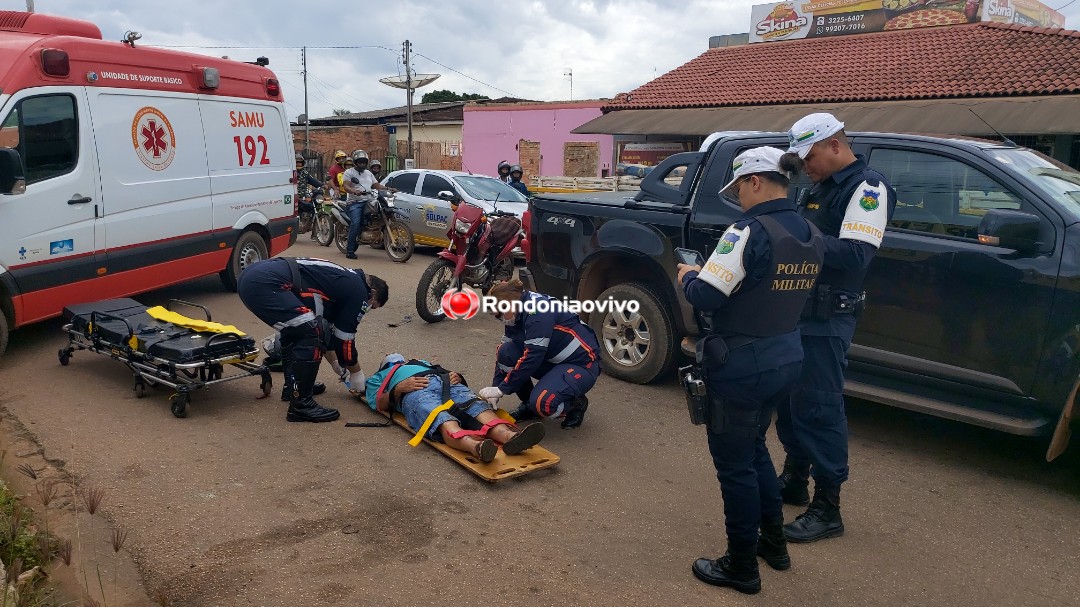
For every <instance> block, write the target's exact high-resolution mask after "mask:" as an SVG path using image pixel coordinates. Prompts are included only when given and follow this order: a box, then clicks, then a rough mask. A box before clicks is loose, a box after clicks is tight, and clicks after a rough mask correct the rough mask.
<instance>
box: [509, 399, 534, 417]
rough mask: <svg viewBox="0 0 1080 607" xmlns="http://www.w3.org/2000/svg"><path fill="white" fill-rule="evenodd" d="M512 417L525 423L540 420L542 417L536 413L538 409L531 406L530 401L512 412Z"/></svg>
mask: <svg viewBox="0 0 1080 607" xmlns="http://www.w3.org/2000/svg"><path fill="white" fill-rule="evenodd" d="M510 417H513V418H514V420H515V421H519V422H521V421H525V420H530V419H540V416H539V415H538V414H537V413H536V409H534V408H532V407H531V406H529V403H528V401H525V402H523V403H521V404H520V405H518V407H517V409H514V410H513V411H511V412H510Z"/></svg>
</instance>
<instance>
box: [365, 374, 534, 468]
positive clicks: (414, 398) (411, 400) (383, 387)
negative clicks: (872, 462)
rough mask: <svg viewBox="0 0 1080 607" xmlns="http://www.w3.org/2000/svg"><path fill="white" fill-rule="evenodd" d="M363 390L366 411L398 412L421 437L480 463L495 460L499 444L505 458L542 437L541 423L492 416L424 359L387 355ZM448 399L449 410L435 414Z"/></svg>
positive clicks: (460, 381)
mask: <svg viewBox="0 0 1080 607" xmlns="http://www.w3.org/2000/svg"><path fill="white" fill-rule="evenodd" d="M365 387H366V389H367V390H366V391H367V402H368V406H369V407H371V408H372V409H375V410H376V411H379V412H382V413H387V412H389V411H390V410H391V409H393V410H394V411H399V412H400V413H402V414H403V415H404V416H405V421H406V422H408V424H409V427H410V428H412V429H413V430H416V431H420V430H421V429H425V432H424V434H425V436H426V437H427V438H430V439H433V440H439V439H440V438H441V439H442V441H443V442H445V443H446V444H447V445H449V446H451V447H453V448H455V449H458V450H460V451H464V452H466V453H470V454H472V455H474V456H475V457H477V458H478V459H479V460H480V461H482V462H484V463H488V462H491V461H492V460H494V459H495V456H496V455H497V454H498V450H499V444H501V445H502V450H503V453H505V454H506V455H517V454H519V453H521V452H522V451H524V450H526V449H528V448H529V447H532V446H533V445H535V444H537V443H539V442H540V440H541V439H543V438H544V425H543V424H541V423H538V422H536V423H531V424H528V425H523V426H520V427H519V426H517V425H515V424H511V423H510V422H508V421H506V420H504V419H502V418H500V417H498V416H497V415H496V414H495V410H494V408H493V407H492V405H491V404H490V403H488V402H487V401H485V400H483V399H481V398H480V397H478V396H477V395H476V394H475V393H473V391H472V390H470V389H469V387H468V385H467V384H466V383H465V379H464V378H463V377H462V376H461V374H460V373H456V372H451V371H447V370H446V369H443V368H442V367H440V366H438V365H435V364H432V363H429V362H427V361H425V360H417V359H412V360H405V357H404V356H402V355H401V354H390V355H388V356H387V357H386V358H385V359H383V364H382V367H380V368H379V371H378V372H377V373H373V374H372V375H371V377H369V378H368V379H367V384H366V386H365ZM450 400H452V401H453V405H452V406H451V407H450V408H449V409H445V410H441V409H442V407H441V405H443V403H446V402H447V401H450ZM425 426H426V428H425Z"/></svg>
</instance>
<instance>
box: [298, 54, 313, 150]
mask: <svg viewBox="0 0 1080 607" xmlns="http://www.w3.org/2000/svg"><path fill="white" fill-rule="evenodd" d="M300 65H301V67H302V68H303V69H302V71H303V73H304V154H305V157H306V154H307V151H308V150H310V149H311V116H310V115H309V114H308V95H307V47H306V46H304V47H301V48H300Z"/></svg>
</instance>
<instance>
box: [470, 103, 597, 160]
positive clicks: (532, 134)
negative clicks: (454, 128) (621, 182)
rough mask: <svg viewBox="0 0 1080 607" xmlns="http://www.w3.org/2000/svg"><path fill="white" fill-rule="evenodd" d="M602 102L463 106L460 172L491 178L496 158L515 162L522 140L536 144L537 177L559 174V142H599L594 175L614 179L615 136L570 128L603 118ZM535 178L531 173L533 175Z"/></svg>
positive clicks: (561, 144) (560, 149)
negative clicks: (537, 152) (576, 133)
mask: <svg viewBox="0 0 1080 607" xmlns="http://www.w3.org/2000/svg"><path fill="white" fill-rule="evenodd" d="M602 105H603V102H600V101H583V102H566V103H539V104H530V105H524V104H522V105H501V106H498V105H497V106H483V105H477V106H466V107H465V124H464V125H463V126H462V129H461V154H462V166H463V167H464V168H463V170H466V171H472V172H473V173H479V174H483V175H495V174H496V172H497V168H498V165H499V161H500V160H506V161H508V162H509V163H510V164H517V163H518V150H517V144H518V141H519V140H521V139H525V140H527V141H538V142H540V155H541V157H542V158H541V159H540V175H541V176H545V177H554V176H558V175H562V174H563V144H564V143H566V142H568V141H595V142H597V143H598V144H599V151H600V156H599V162H598V163H597V169H596V176H597V177H601V176H602V175H603V174H604V171H607V174H608V175H613V174H614V171H613V169H612V159H613V158H614V153H613V146H614V143H613V141H614V138H613V137H612V136H611V135H575V134H573V133H571V132H570V131H572V130H573V129H576V128H577V127H579V126H581V125H582V124H585V123H586V122H588V121H590V120H592V119H593V118H598V117H599V116H600V115H601V111H600V107H601V106H602ZM534 176H535V175H534Z"/></svg>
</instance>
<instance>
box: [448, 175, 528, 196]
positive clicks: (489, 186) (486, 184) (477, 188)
mask: <svg viewBox="0 0 1080 607" xmlns="http://www.w3.org/2000/svg"><path fill="white" fill-rule="evenodd" d="M454 181H457V182H458V185H460V186H461V187H462V189H464V190H465V193H467V194H468V195H469V196H472V197H473V198H475V199H477V200H486V201H488V202H495V201H496V200H497V201H499V202H528V201H529V199H528V198H526V197H525V195H524V194H522V193H521V192H519V191H517V190H515V189H514V188H512V187H510V186H508V185H506V184H505V183H503V182H501V181H499V180H498V179H493V178H491V177H475V176H470V175H467V176H461V177H454Z"/></svg>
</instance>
